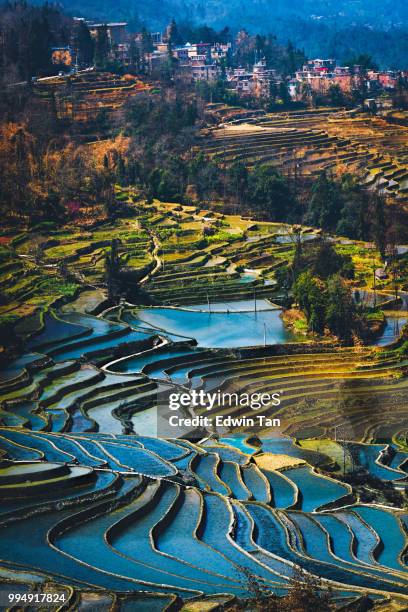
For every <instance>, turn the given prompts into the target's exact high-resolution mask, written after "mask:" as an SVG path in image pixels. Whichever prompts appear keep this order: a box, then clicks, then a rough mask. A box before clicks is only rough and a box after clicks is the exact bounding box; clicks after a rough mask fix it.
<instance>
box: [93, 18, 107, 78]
mask: <svg viewBox="0 0 408 612" xmlns="http://www.w3.org/2000/svg"><path fill="white" fill-rule="evenodd" d="M109 51H110V42H109V36H108V27H107V26H106V25H102V26H101V27H100V28H98V31H97V35H96V43H95V66H96V67H97V68H105V67H106V64H107V62H108V57H109Z"/></svg>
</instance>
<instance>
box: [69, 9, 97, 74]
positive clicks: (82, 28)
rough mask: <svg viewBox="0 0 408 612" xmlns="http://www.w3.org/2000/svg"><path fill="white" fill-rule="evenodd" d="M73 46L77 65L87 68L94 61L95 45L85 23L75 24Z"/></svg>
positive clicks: (78, 22)
mask: <svg viewBox="0 0 408 612" xmlns="http://www.w3.org/2000/svg"><path fill="white" fill-rule="evenodd" d="M74 46H75V48H76V50H77V54H78V60H79V63H80V64H83V65H86V66H89V65H90V64H91V63H92V61H93V59H94V53H95V43H94V41H93V38H92V36H91V34H90V32H89V28H88V26H87V25H86V23H85V21H82V20H80V21H77V22H76V26H75V31H74Z"/></svg>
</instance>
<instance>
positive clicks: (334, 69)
mask: <svg viewBox="0 0 408 612" xmlns="http://www.w3.org/2000/svg"><path fill="white" fill-rule="evenodd" d="M406 76H407V75H406V74H405V73H403V72H397V71H383V72H381V71H375V70H363V69H362V67H361V66H358V65H355V66H351V67H350V66H338V65H337V63H336V61H335V60H334V59H314V60H310V61H308V62H307V64H305V65H304V66H303V67H302V69H301V70H298V71H297V72H296V74H295V76H294V78H292V79H291V80H290V81H289V83H288V86H289V92H290V95H291V97H292V99H297V98H298V97H299V95H301V92H302V90H304V87H305V86H306V87H307V88H309V89H310V91H312V92H314V93H317V94H323V95H324V94H326V93H327V92H328V91H329V89H330V87H331V86H333V85H336V86H338V87H339V89H340V90H341V91H342V92H343V93H346V94H347V93H350V92H351V91H353V90H354V89H359V88H360V87H361V86H362V85H364V86H365V88H366V90H367V91H369V92H373V93H376V92H378V91H379V90H380V89H389V90H392V89H395V88H396V87H397V85H398V80H399V78H400V77H403V78H406Z"/></svg>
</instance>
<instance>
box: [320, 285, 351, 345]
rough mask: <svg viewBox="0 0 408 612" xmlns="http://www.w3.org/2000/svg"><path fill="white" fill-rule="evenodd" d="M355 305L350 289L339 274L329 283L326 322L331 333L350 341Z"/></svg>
mask: <svg viewBox="0 0 408 612" xmlns="http://www.w3.org/2000/svg"><path fill="white" fill-rule="evenodd" d="M354 317H355V304H354V300H353V297H352V294H351V291H350V289H349V287H348V286H347V285H346V283H345V282H344V280H343V279H342V278H341V276H340V275H339V274H336V275H335V276H332V277H330V278H329V279H328V281H327V310H326V322H327V325H328V328H329V329H330V331H331V332H332V333H333V334H334V335H336V336H338V337H339V338H342V339H344V340H350V339H351V334H352V330H353V327H354Z"/></svg>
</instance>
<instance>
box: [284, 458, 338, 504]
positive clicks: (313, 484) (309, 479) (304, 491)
mask: <svg viewBox="0 0 408 612" xmlns="http://www.w3.org/2000/svg"><path fill="white" fill-rule="evenodd" d="M285 476H287V477H288V478H289V480H292V481H293V482H294V483H295V484H296V485H297V486H298V488H299V490H300V493H301V499H302V504H301V507H302V510H303V511H304V512H312V511H313V510H316V509H317V508H318V507H319V506H322V505H323V504H327V503H329V502H332V501H335V500H337V499H339V498H340V497H342V496H343V495H346V494H347V492H348V490H347V488H346V487H345V486H344V485H342V484H340V483H337V482H334V481H333V480H329V479H328V478H324V477H322V476H317V475H316V474H315V473H314V472H312V470H311V468H310V467H309V466H303V467H299V468H292V469H290V470H285Z"/></svg>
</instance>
